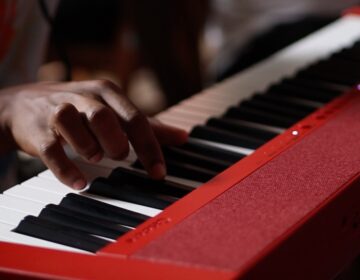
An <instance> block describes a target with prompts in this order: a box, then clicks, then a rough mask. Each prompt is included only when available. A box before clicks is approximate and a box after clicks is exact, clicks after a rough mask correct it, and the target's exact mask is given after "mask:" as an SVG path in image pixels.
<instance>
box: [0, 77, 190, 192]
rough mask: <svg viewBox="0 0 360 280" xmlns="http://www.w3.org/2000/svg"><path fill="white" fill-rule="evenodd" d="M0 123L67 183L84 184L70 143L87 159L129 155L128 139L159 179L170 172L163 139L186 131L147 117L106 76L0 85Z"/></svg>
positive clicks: (179, 139) (174, 141) (172, 140)
mask: <svg viewBox="0 0 360 280" xmlns="http://www.w3.org/2000/svg"><path fill="white" fill-rule="evenodd" d="M0 104H1V105H0V106H1V107H0V125H1V127H0V128H1V129H2V132H3V135H4V137H5V139H6V143H11V144H12V145H11V147H13V148H19V149H21V150H23V151H24V152H26V153H28V154H30V155H33V156H37V157H40V158H41V160H42V161H43V162H44V163H45V164H46V165H47V167H48V168H49V169H50V170H51V171H52V172H53V173H54V174H55V176H56V177H57V178H58V179H59V180H60V181H61V182H63V183H64V184H66V185H68V186H70V187H72V188H74V189H82V188H84V187H85V186H86V179H85V177H84V175H83V174H82V173H81V171H80V170H79V169H78V168H77V167H76V166H75V164H74V163H73V162H72V161H71V160H70V159H69V158H68V157H67V156H66V154H65V152H64V150H63V144H64V143H68V144H69V145H70V146H71V147H72V148H73V149H74V151H76V152H77V153H78V154H79V155H80V156H82V157H83V158H85V159H86V160H88V161H90V162H92V163H96V162H98V161H99V160H101V159H102V157H103V156H104V155H106V156H107V157H109V158H111V159H114V160H121V159H124V158H125V157H126V156H127V155H128V152H129V144H128V140H129V141H130V143H131V144H132V146H133V147H134V150H135V152H136V153H137V155H138V158H139V160H140V161H141V162H142V164H143V165H144V167H145V169H146V171H147V172H148V173H149V175H150V176H151V177H152V178H154V179H161V178H163V177H164V176H165V173H166V169H165V163H164V159H163V155H162V153H161V149H160V145H159V143H160V144H165V145H179V144H182V143H184V142H185V141H186V139H187V134H186V132H185V131H183V130H180V129H177V128H174V127H169V126H166V125H164V124H161V123H160V122H158V121H156V120H148V119H147V117H145V116H144V115H143V114H142V113H141V112H139V110H138V109H137V108H136V107H135V106H134V105H133V104H132V103H131V102H130V101H129V100H128V99H127V98H126V96H124V95H123V94H122V93H121V89H120V88H119V87H117V86H116V85H115V84H113V83H111V82H109V81H106V80H96V81H81V82H67V83H53V82H51V83H50V82H46V83H35V84H27V85H22V86H17V87H11V88H7V89H3V90H1V91H0Z"/></svg>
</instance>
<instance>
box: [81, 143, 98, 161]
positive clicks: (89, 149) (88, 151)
mask: <svg viewBox="0 0 360 280" xmlns="http://www.w3.org/2000/svg"><path fill="white" fill-rule="evenodd" d="M77 152H78V153H79V154H80V155H82V156H84V157H85V158H87V159H90V158H91V157H93V156H95V155H96V154H97V153H99V152H100V150H99V148H98V147H97V146H96V145H90V146H86V147H79V148H78V149H77Z"/></svg>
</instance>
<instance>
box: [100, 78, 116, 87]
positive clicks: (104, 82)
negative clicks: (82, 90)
mask: <svg viewBox="0 0 360 280" xmlns="http://www.w3.org/2000/svg"><path fill="white" fill-rule="evenodd" d="M95 83H96V85H97V86H98V87H100V88H103V89H109V88H110V89H113V88H115V87H116V86H115V84H114V83H113V82H111V81H109V80H106V79H100V80H96V81H95Z"/></svg>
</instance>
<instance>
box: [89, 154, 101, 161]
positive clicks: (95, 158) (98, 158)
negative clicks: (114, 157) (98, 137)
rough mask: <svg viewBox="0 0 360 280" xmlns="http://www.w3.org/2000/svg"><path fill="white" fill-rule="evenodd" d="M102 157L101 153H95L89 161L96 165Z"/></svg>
mask: <svg viewBox="0 0 360 280" xmlns="http://www.w3.org/2000/svg"><path fill="white" fill-rule="evenodd" d="M102 157H103V153H97V154H96V155H94V156H92V157H91V158H90V159H89V161H90V162H92V163H97V162H99V161H100V160H101V159H102Z"/></svg>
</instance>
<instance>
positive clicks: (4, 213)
mask: <svg viewBox="0 0 360 280" xmlns="http://www.w3.org/2000/svg"><path fill="white" fill-rule="evenodd" d="M26 215H27V214H25V213H21V212H18V211H15V210H12V209H8V208H4V207H1V206H0V223H4V224H8V225H11V226H16V225H18V224H19V223H20V221H21V220H22V219H23V218H24V217H25V216H26Z"/></svg>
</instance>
